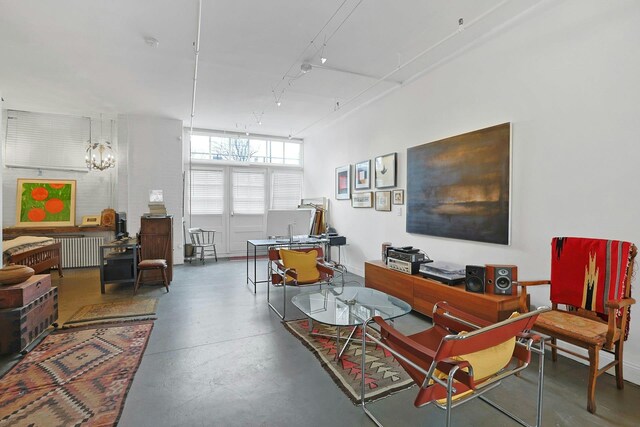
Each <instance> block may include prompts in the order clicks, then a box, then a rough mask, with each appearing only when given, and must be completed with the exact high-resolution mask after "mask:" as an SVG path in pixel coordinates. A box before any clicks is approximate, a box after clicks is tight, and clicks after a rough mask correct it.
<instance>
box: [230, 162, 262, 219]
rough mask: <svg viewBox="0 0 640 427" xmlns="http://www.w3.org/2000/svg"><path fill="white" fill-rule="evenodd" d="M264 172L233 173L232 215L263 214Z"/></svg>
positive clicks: (238, 171) (239, 171)
mask: <svg viewBox="0 0 640 427" xmlns="http://www.w3.org/2000/svg"><path fill="white" fill-rule="evenodd" d="M264 175H265V174H264V172H262V171H261V172H256V171H241V170H234V171H233V190H232V191H233V194H232V196H233V214H234V215H235V214H245V215H263V214H264V213H265V197H264V192H265V177H264Z"/></svg>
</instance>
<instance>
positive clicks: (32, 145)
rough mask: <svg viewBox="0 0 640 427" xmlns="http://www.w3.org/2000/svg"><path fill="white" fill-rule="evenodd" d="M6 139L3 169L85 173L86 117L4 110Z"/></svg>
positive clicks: (87, 136) (87, 125) (88, 119)
mask: <svg viewBox="0 0 640 427" xmlns="http://www.w3.org/2000/svg"><path fill="white" fill-rule="evenodd" d="M6 135H7V137H6V142H5V145H6V146H5V164H6V165H7V166H15V167H30V168H43V169H46V168H52V169H71V170H82V171H86V170H87V166H86V164H85V155H86V148H87V144H88V142H89V139H90V138H91V119H90V118H88V117H74V116H65V115H61V114H46V113H32V112H29V111H17V110H8V111H7V134H6Z"/></svg>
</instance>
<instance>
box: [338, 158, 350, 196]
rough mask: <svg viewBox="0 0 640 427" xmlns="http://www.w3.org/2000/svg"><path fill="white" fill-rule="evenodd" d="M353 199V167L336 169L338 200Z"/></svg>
mask: <svg viewBox="0 0 640 427" xmlns="http://www.w3.org/2000/svg"><path fill="white" fill-rule="evenodd" d="M350 198H351V165H346V166H340V167H339V168H336V199H338V200H349V199H350Z"/></svg>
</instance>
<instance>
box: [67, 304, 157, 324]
mask: <svg viewBox="0 0 640 427" xmlns="http://www.w3.org/2000/svg"><path fill="white" fill-rule="evenodd" d="M157 306H158V299H157V298H132V299H126V300H121V301H114V302H107V303H103V304H91V305H85V306H84V307H81V308H80V309H79V310H78V311H77V312H75V314H74V315H73V316H71V318H70V319H69V320H67V321H66V322H65V324H64V325H65V326H68V325H70V324H74V323H85V322H97V321H104V320H109V322H113V321H117V320H120V319H127V318H133V317H135V318H137V320H143V319H144V320H146V319H149V316H153V315H154V314H156V307H157Z"/></svg>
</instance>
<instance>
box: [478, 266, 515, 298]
mask: <svg viewBox="0 0 640 427" xmlns="http://www.w3.org/2000/svg"><path fill="white" fill-rule="evenodd" d="M486 267H487V270H486V272H487V288H488V292H489V293H494V294H496V295H513V294H514V293H515V292H514V291H515V290H516V287H515V286H513V282H515V281H516V280H518V267H517V266H515V265H492V264H487V265H486Z"/></svg>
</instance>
